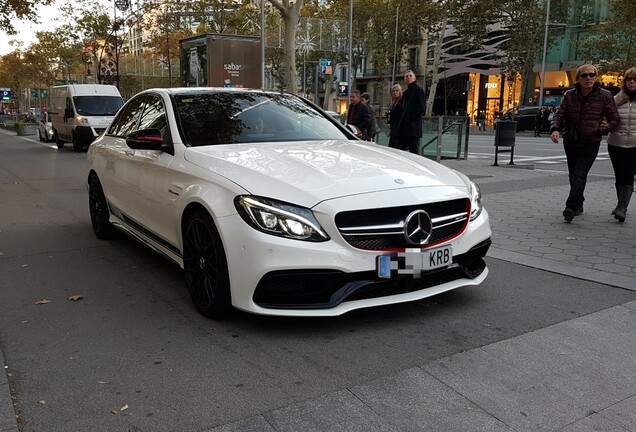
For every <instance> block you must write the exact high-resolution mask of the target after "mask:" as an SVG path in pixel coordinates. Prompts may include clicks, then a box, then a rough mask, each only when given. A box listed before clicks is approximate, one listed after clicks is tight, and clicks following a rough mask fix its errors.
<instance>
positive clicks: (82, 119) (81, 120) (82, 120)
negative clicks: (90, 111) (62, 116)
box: [77, 115, 88, 125]
mask: <svg viewBox="0 0 636 432" xmlns="http://www.w3.org/2000/svg"><path fill="white" fill-rule="evenodd" d="M77 122H78V123H79V124H82V125H87V124H88V119H87V118H86V117H84V116H81V115H78V116H77Z"/></svg>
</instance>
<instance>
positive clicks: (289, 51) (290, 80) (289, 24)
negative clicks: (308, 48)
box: [270, 0, 304, 94]
mask: <svg viewBox="0 0 636 432" xmlns="http://www.w3.org/2000/svg"><path fill="white" fill-rule="evenodd" d="M270 3H271V4H272V5H273V6H274V7H275V8H276V9H278V11H279V12H280V15H281V17H282V18H283V22H284V23H285V40H284V41H283V51H284V53H283V59H284V60H283V61H284V63H285V87H286V90H287V91H288V92H290V93H294V94H298V82H297V81H298V72H297V71H296V30H297V29H298V23H299V21H300V9H301V8H302V7H303V3H304V0H296V1H295V2H293V1H292V0H270Z"/></svg>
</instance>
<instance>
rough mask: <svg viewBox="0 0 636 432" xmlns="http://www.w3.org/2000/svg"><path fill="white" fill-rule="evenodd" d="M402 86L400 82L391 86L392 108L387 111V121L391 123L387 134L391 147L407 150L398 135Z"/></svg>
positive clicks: (401, 109) (401, 110)
mask: <svg viewBox="0 0 636 432" xmlns="http://www.w3.org/2000/svg"><path fill="white" fill-rule="evenodd" d="M402 112H403V108H402V87H401V86H400V85H399V84H394V85H393V87H391V109H390V110H389V112H388V113H386V122H387V123H388V125H389V129H388V131H387V134H388V136H389V147H391V148H396V149H400V150H406V148H403V147H402V146H401V145H400V138H399V135H398V128H397V124H398V123H399V121H400V118H401V117H402Z"/></svg>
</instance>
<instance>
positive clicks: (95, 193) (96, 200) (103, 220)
mask: <svg viewBox="0 0 636 432" xmlns="http://www.w3.org/2000/svg"><path fill="white" fill-rule="evenodd" d="M88 209H89V211H90V216H91V224H92V225H93V231H94V232H95V235H96V236H97V238H100V239H102V240H109V239H111V238H113V234H114V232H115V228H114V227H113V225H112V224H111V223H110V212H109V210H108V203H107V202H106V196H105V195H104V190H103V189H102V185H101V183H100V182H99V179H98V178H97V175H95V174H93V175H92V176H91V178H90V180H89V184H88Z"/></svg>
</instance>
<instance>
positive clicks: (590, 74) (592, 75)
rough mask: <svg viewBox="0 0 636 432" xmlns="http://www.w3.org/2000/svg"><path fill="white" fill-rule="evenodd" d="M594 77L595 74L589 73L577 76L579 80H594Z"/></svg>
mask: <svg viewBox="0 0 636 432" xmlns="http://www.w3.org/2000/svg"><path fill="white" fill-rule="evenodd" d="M595 76H596V74H595V73H594V72H590V73H582V74H581V75H579V78H587V77H590V78H594V77H595Z"/></svg>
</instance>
